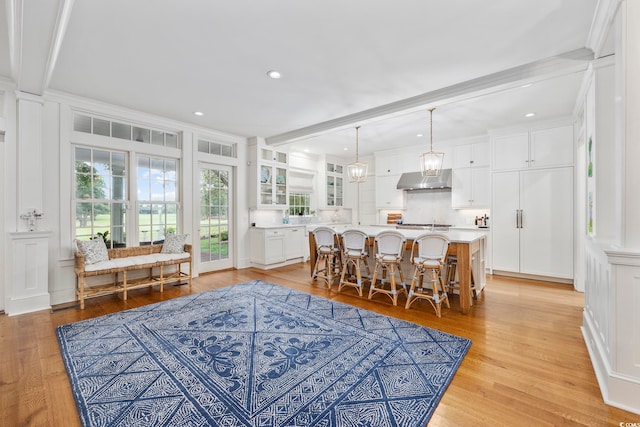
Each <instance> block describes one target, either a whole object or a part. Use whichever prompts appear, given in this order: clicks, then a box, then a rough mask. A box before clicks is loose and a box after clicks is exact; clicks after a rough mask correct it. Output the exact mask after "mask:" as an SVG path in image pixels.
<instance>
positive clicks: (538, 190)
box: [491, 167, 573, 279]
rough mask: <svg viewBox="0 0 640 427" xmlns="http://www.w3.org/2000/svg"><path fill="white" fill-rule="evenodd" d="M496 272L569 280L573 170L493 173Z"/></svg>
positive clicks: (493, 235) (492, 222)
mask: <svg viewBox="0 0 640 427" xmlns="http://www.w3.org/2000/svg"><path fill="white" fill-rule="evenodd" d="M493 206H494V209H492V211H491V234H492V250H493V256H492V264H493V270H494V271H496V270H497V271H505V272H514V273H522V274H529V275H540V276H548V277H555V278H561V279H572V278H573V168H572V167H564V168H552V169H538V170H527V171H513V172H496V173H494V174H493Z"/></svg>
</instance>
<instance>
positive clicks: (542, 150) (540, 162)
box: [529, 126, 573, 167]
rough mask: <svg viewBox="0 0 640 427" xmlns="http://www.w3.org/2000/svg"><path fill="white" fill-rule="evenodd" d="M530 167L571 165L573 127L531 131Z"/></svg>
mask: <svg viewBox="0 0 640 427" xmlns="http://www.w3.org/2000/svg"><path fill="white" fill-rule="evenodd" d="M530 138H531V158H530V159H529V160H530V161H529V166H530V167H547V166H567V165H573V127H572V126H560V127H555V128H551V129H542V130H536V131H532V132H531V135H530Z"/></svg>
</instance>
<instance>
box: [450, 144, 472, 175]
mask: <svg viewBox="0 0 640 427" xmlns="http://www.w3.org/2000/svg"><path fill="white" fill-rule="evenodd" d="M472 159H473V157H472V154H471V144H465V145H456V146H455V147H453V169H457V168H468V167H470V166H471V165H472V163H471V161H472Z"/></svg>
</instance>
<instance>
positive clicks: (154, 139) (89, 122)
mask: <svg viewBox="0 0 640 427" xmlns="http://www.w3.org/2000/svg"><path fill="white" fill-rule="evenodd" d="M73 130H75V131H76V132H84V133H92V134H94V135H102V136H109V137H113V138H119V139H126V140H128V141H135V142H140V143H143V144H153V145H160V146H165V147H169V148H180V144H179V141H178V135H177V134H176V133H173V132H164V131H160V130H154V129H149V128H145V127H142V126H135V125H133V124H131V123H120V122H115V121H111V120H107V119H102V118H99V117H92V116H88V115H85V114H78V113H76V114H75V115H74V117H73Z"/></svg>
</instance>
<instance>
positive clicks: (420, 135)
mask: <svg viewBox="0 0 640 427" xmlns="http://www.w3.org/2000/svg"><path fill="white" fill-rule="evenodd" d="M416 136H417V137H418V138H422V137H423V136H424V135H423V134H421V133H419V134H417V135H416Z"/></svg>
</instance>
